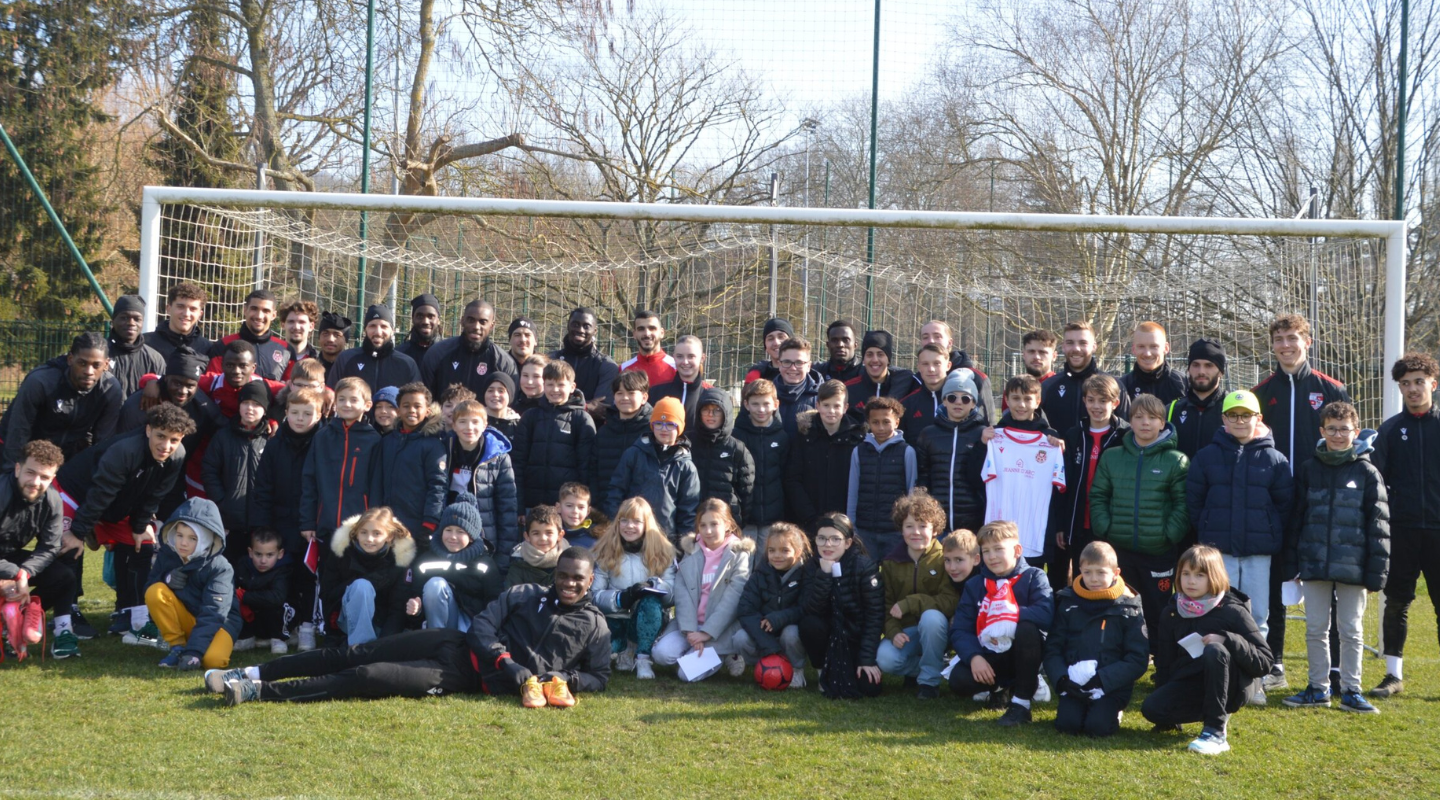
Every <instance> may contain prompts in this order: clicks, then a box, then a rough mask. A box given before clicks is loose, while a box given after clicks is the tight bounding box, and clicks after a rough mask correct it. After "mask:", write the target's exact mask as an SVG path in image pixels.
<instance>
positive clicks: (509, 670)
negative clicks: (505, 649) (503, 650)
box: [500, 658, 535, 686]
mask: <svg viewBox="0 0 1440 800" xmlns="http://www.w3.org/2000/svg"><path fill="white" fill-rule="evenodd" d="M500 669H502V670H504V672H505V675H506V676H508V677H509V678H510V679H511V680H513V681H515V685H516V686H519V685H520V684H522V683H524V682H525V681H527V680H529V679H531V678H533V677H535V673H533V672H531V671H530V670H528V669H525V668H524V667H522V666H520V665H519V664H516V663H515V659H513V658H506V659H505V660H504V661H502V662H500Z"/></svg>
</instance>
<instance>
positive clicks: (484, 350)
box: [420, 336, 588, 398]
mask: <svg viewBox="0 0 1440 800" xmlns="http://www.w3.org/2000/svg"><path fill="white" fill-rule="evenodd" d="M496 372H503V373H505V374H506V375H509V376H510V377H511V378H513V379H514V380H515V382H516V383H517V384H518V383H519V382H520V369H519V368H518V367H516V366H515V359H513V358H511V357H510V354H509V353H507V352H505V351H504V350H502V349H500V348H499V347H498V346H496V344H495V342H494V341H492V340H490V339H486V340H485V341H484V343H482V344H481V345H480V347H479V348H478V349H475V350H472V349H470V348H469V347H468V346H467V345H466V342H465V337H463V336H452V337H450V338H449V339H442V340H441V341H438V342H436V343H435V344H433V345H431V347H430V349H429V351H428V352H426V353H425V360H423V361H421V362H420V374H421V375H422V376H423V377H422V380H424V381H425V385H426V386H429V387H430V393H431V394H432V395H434V396H436V397H439V396H440V395H442V394H444V393H445V390H446V389H448V388H450V386H451V385H452V384H456V383H458V384H460V385H462V386H464V387H466V388H467V389H469V390H470V391H472V392H474V393H475V396H476V397H479V398H484V397H485V387H486V386H487V385H488V384H489V383H490V376H491V375H492V374H494V373H496ZM587 397H588V395H587Z"/></svg>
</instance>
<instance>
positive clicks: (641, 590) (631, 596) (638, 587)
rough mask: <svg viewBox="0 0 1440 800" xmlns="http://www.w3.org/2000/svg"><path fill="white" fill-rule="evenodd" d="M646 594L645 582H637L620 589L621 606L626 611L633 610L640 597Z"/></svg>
mask: <svg viewBox="0 0 1440 800" xmlns="http://www.w3.org/2000/svg"><path fill="white" fill-rule="evenodd" d="M644 596H645V584H643V583H637V584H635V585H633V586H631V587H629V588H628V589H622V590H621V591H620V601H619V602H620V607H621V608H623V609H625V610H626V611H632V610H634V608H635V604H636V603H639V602H640V598H642V597H644Z"/></svg>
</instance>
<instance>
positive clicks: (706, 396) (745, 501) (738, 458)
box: [685, 389, 755, 524]
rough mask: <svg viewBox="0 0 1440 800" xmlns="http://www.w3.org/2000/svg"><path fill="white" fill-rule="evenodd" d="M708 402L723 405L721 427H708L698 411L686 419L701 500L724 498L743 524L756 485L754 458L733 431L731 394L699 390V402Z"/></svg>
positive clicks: (701, 403) (733, 416)
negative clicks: (701, 419)
mask: <svg viewBox="0 0 1440 800" xmlns="http://www.w3.org/2000/svg"><path fill="white" fill-rule="evenodd" d="M706 405H715V406H718V407H719V408H720V414H721V419H722V421H721V425H720V427H719V428H718V429H715V430H710V429H709V428H706V427H705V425H704V423H702V422H701V421H700V418H699V416H698V415H697V416H696V417H695V419H694V420H693V421H691V420H690V419H689V418H688V417H687V418H686V423H685V436H686V438H687V439H689V440H690V460H691V461H693V462H695V471H696V472H698V473H700V500H701V502H704V501H705V500H708V499H710V498H712V497H714V498H716V499H719V500H723V501H725V503H726V504H727V505H729V506H730V513H731V514H732V515H733V516H734V517H735V520H736V521H737V522H741V523H742V524H743V521H744V520H745V519H746V516H745V515H746V514H747V513H748V510H749V508H750V502H751V494H752V493H753V491H754V488H755V460H754V459H752V458H751V457H750V451H749V450H747V449H745V445H744V444H741V442H740V440H739V439H736V438H735V437H734V436H731V435H730V431H731V429H732V428H734V426H735V414H734V412H733V410H732V406H731V404H730V395H729V394H727V393H725V392H723V391H721V390H719V389H706V390H704V391H703V392H701V393H700V403H699V406H700V407H702V408H703V407H704V406H706Z"/></svg>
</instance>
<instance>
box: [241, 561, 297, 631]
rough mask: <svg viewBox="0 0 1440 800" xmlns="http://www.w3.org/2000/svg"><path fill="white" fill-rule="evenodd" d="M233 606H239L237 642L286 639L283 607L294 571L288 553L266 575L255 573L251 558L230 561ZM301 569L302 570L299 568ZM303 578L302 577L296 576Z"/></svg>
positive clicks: (288, 598)
mask: <svg viewBox="0 0 1440 800" xmlns="http://www.w3.org/2000/svg"><path fill="white" fill-rule="evenodd" d="M232 562H233V563H234V565H235V602H236V604H237V605H239V606H240V618H241V620H242V621H243V624H242V625H241V626H240V638H241V639H248V638H251V637H254V638H259V639H280V638H284V636H285V621H286V620H285V618H286V615H287V614H286V608H285V606H286V604H287V603H289V602H290V594H291V592H290V577H291V576H292V575H294V572H295V568H294V566H293V563H294V562H293V560H292V559H291V557H290V554H289V553H286V554H285V557H284V558H282V559H280V560H279V561H278V562H276V563H275V566H273V567H271V568H270V569H269V570H268V571H266V572H261V571H260V570H258V569H255V563H254V562H253V561H251V560H250V556H248V555H241V556H239V557H238V558H235V559H232ZM301 569H303V567H302V568H301ZM296 577H297V578H302V579H303V577H302V576H298V575H297V576H296Z"/></svg>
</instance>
